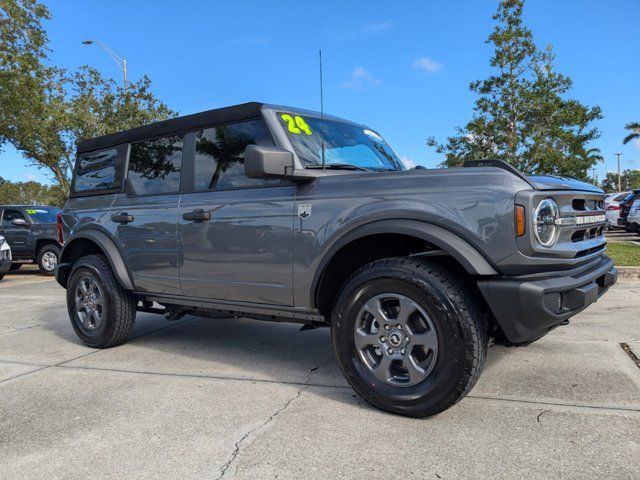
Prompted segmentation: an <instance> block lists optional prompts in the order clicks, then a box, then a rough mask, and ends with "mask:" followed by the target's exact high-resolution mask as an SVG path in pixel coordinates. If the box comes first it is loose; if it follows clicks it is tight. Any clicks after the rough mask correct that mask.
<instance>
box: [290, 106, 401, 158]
mask: <svg viewBox="0 0 640 480" xmlns="http://www.w3.org/2000/svg"><path fill="white" fill-rule="evenodd" d="M278 119H279V120H280V123H281V125H282V127H283V129H284V131H285V132H286V133H287V136H288V137H289V139H290V140H291V143H292V144H293V148H294V149H295V151H296V153H297V154H298V158H300V160H301V161H302V163H303V164H304V165H305V166H306V167H307V168H318V167H320V166H321V165H322V150H323V143H324V159H325V165H326V166H327V167H329V168H332V166H333V167H340V166H346V167H348V166H352V167H356V168H358V169H366V170H374V171H381V170H404V167H403V166H402V162H400V160H399V159H398V157H397V156H396V154H395V153H394V152H393V150H391V147H389V145H387V143H386V142H385V141H384V140H383V139H382V137H381V136H380V135H378V134H377V133H376V132H374V131H372V130H369V129H367V128H364V127H362V126H358V125H353V124H350V123H346V122H340V121H336V120H328V119H324V120H322V119H321V118H319V117H312V116H308V115H304V116H302V115H296V114H293V113H286V112H280V113H278Z"/></svg>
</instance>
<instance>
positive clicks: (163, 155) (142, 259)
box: [110, 135, 183, 294]
mask: <svg viewBox="0 0 640 480" xmlns="http://www.w3.org/2000/svg"><path fill="white" fill-rule="evenodd" d="M182 149H183V137H182V135H171V136H167V137H162V138H157V139H154V140H145V141H142V142H137V143H132V144H131V151H130V154H129V169H128V172H127V180H126V187H125V193H120V194H118V195H117V196H116V198H115V200H114V202H113V204H112V206H111V212H110V217H111V222H112V223H111V225H112V228H113V233H114V236H115V237H116V239H117V242H118V247H119V248H120V250H121V252H122V255H123V258H124V260H125V263H126V265H127V266H128V267H129V269H130V270H131V273H132V275H133V283H134V285H135V287H136V290H140V291H144V292H150V293H164V294H180V281H179V278H178V258H177V255H178V221H177V220H178V203H179V200H180V194H179V192H180V176H181V170H182Z"/></svg>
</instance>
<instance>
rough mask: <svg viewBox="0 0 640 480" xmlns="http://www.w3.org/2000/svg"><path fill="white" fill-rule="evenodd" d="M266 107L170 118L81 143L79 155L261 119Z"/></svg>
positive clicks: (255, 104) (250, 106)
mask: <svg viewBox="0 0 640 480" xmlns="http://www.w3.org/2000/svg"><path fill="white" fill-rule="evenodd" d="M262 106H263V104H262V103H258V102H249V103H242V104H240V105H233V106H231V107H224V108H216V109H214V110H207V111H206V112H200V113H193V114H191V115H185V116H183V117H176V118H170V119H168V120H162V121H160V122H155V123H150V124H148V125H143V126H141V127H136V128H132V129H130V130H125V131H123V132H118V133H112V134H111V135H104V136H102V137H96V138H92V139H89V140H85V141H83V142H80V144H79V145H78V153H82V152H91V151H93V150H99V149H101V148H107V147H113V146H116V145H121V144H123V143H129V142H136V141H139V140H144V139H147V138H153V137H162V136H164V135H171V134H172V133H180V132H186V131H189V130H197V129H198V128H204V127H208V126H211V125H215V124H220V123H232V122H239V121H242V120H247V119H249V118H255V117H259V116H260V115H261V109H262Z"/></svg>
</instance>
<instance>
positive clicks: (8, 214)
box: [0, 208, 33, 258]
mask: <svg viewBox="0 0 640 480" xmlns="http://www.w3.org/2000/svg"><path fill="white" fill-rule="evenodd" d="M16 219H20V220H24V221H25V222H26V225H14V224H13V223H12V222H13V220H16ZM31 224H32V222H31V219H29V218H28V215H26V214H25V213H24V212H22V211H21V210H18V209H15V208H5V209H4V211H3V214H2V222H1V223H0V234H1V235H3V236H4V237H5V239H6V240H7V242H8V243H9V246H10V247H11V251H12V254H13V256H14V258H19V257H30V256H32V255H33V245H32V243H33V242H31Z"/></svg>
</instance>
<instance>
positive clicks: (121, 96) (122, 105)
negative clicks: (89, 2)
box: [0, 0, 175, 193]
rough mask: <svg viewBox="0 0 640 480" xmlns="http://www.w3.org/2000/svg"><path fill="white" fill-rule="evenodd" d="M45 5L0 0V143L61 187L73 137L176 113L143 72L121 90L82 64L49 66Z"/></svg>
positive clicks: (71, 156)
mask: <svg viewBox="0 0 640 480" xmlns="http://www.w3.org/2000/svg"><path fill="white" fill-rule="evenodd" d="M49 17H50V15H49V11H48V10H47V8H46V7H45V6H44V5H42V4H39V3H37V2H36V1H35V0H0V29H1V30H0V61H1V62H2V63H1V64H0V144H2V143H9V144H11V145H13V146H14V147H15V148H16V149H17V150H18V151H19V152H20V153H22V155H23V156H25V157H26V158H27V159H28V161H29V162H30V163H31V164H33V165H34V166H36V167H38V168H43V169H46V170H48V171H49V172H50V173H51V175H52V176H53V178H54V179H55V180H56V182H57V183H58V184H59V185H60V187H61V188H62V190H63V191H64V192H65V193H68V191H69V181H70V175H71V171H72V166H73V160H74V158H75V151H76V148H77V144H78V142H80V141H82V140H84V139H88V138H92V137H96V136H99V135H106V134H109V133H114V132H117V131H120V130H126V129H128V128H132V127H135V126H139V125H144V124H147V123H151V122H153V121H157V120H162V119H165V118H168V117H171V116H174V115H175V112H173V111H172V110H171V109H169V108H168V107H167V106H166V105H165V104H164V103H163V102H162V101H160V100H159V99H158V98H157V97H156V96H155V95H154V94H153V93H152V91H151V81H150V80H149V78H148V77H147V76H144V77H143V78H142V79H140V80H138V81H135V82H133V83H129V84H128V87H127V89H126V91H125V89H124V88H123V87H121V86H118V85H117V84H116V82H115V81H114V80H112V79H105V78H104V77H102V76H101V75H100V73H99V72H98V71H97V70H95V69H93V68H91V67H89V66H83V67H81V68H80V69H79V70H78V71H77V72H74V73H70V72H67V71H66V70H64V69H62V68H57V67H53V66H48V65H47V62H48V58H47V52H48V38H47V35H46V32H45V30H44V29H43V27H42V21H44V20H46V19H48V18H49Z"/></svg>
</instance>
